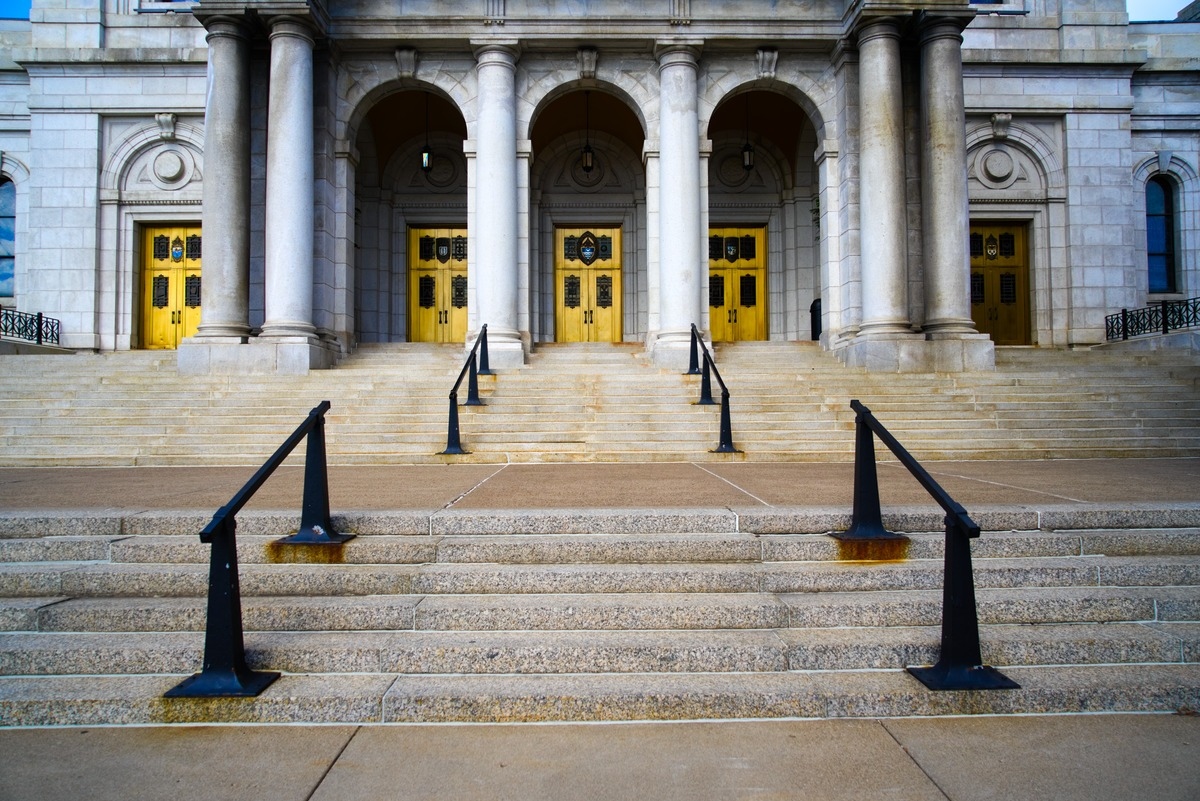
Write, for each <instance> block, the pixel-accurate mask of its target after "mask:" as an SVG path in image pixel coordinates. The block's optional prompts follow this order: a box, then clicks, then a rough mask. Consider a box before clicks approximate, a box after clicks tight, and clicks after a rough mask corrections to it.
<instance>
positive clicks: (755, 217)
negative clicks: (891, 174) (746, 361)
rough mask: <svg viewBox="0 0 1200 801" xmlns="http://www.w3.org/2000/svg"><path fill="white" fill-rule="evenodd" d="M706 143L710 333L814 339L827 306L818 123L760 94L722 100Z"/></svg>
mask: <svg viewBox="0 0 1200 801" xmlns="http://www.w3.org/2000/svg"><path fill="white" fill-rule="evenodd" d="M708 135H709V138H710V139H711V141H712V156H711V157H710V158H709V162H708V183H709V205H708V221H709V222H708V225H709V230H708V242H709V248H708V264H709V275H708V289H709V291H708V314H709V320H708V323H709V332H710V334H711V336H712V338H713V340H714V341H717V342H721V341H738V340H755V339H760V340H761V339H781V340H795V339H809V338H810V337H811V335H812V334H811V332H812V326H811V322H810V316H809V309H810V307H811V306H812V303H813V301H814V300H815V299H817V298H820V297H821V271H820V267H819V251H820V223H819V219H820V207H819V197H820V187H819V180H818V175H817V172H816V170H815V168H814V165H813V159H814V155H815V154H816V149H817V134H816V130H815V128H814V127H813V123H812V121H811V120H810V119H809V117H808V115H807V114H805V112H804V110H803V109H801V108H800V106H798V105H797V104H796V103H795V102H794V101H793V100H791V99H789V98H787V97H785V96H783V95H782V94H779V93H776V92H773V91H770V90H764V89H753V90H748V91H742V92H737V93H734V94H731V95H728V96H727V97H725V98H724V100H722V102H721V103H720V104H719V105H718V106H717V108H716V109H715V110H714V111H713V114H712V117H711V118H710V120H709V125H708Z"/></svg>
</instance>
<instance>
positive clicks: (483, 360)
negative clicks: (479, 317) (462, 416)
mask: <svg viewBox="0 0 1200 801" xmlns="http://www.w3.org/2000/svg"><path fill="white" fill-rule="evenodd" d="M476 352H478V356H476ZM468 374H469V375H470V380H469V381H468V382H467V400H466V402H465V403H464V404H463V406H486V405H487V404H486V403H484V402H483V401H481V400H480V399H479V378H478V376H481V375H492V371H491V368H490V366H489V365H488V346H487V323H484V324H483V326H482V327H481V328H480V329H479V336H478V337H476V338H475V345H474V346H473V347H472V348H471V352H470V353H469V354H467V360H466V362H465V363H464V364H463V368H462V369H461V370H459V371H458V380H457V381H455V382H454V386H453V387H451V388H450V413H449V415H448V417H447V420H446V450H444V451H442V453H443V454H448V455H451V456H462V455H465V454H468V453H470V451H464V450H463V446H462V441H461V440H460V439H459V435H458V388H459V387H460V386H461V385H462V381H463V378H464V377H466V376H467V375H468Z"/></svg>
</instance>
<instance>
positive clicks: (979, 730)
mask: <svg viewBox="0 0 1200 801" xmlns="http://www.w3.org/2000/svg"><path fill="white" fill-rule="evenodd" d="M0 751H2V752H3V753H4V758H3V760H2V761H0V799H6V800H7V799H11V801H21V800H24V799H30V800H31V801H32V799H38V801H60V800H61V801H77V799H80V798H87V799H92V800H93V801H104V800H105V799H113V800H114V801H118V800H119V801H137V799H162V798H170V799H172V801H191V799H197V801H199V800H200V799H204V800H205V801H216V800H219V799H231V801H232V800H233V799H237V800H238V801H241V800H242V799H255V801H274V800H275V799H278V801H307V800H308V799H312V800H313V801H334V800H335V799H336V800H339V801H340V800H341V799H395V801H418V800H421V801H424V800H425V799H445V800H446V801H473V800H474V799H488V800H489V801H506V800H507V799H513V801H517V800H518V799H519V801H576V799H579V800H580V801H583V800H585V799H586V801H607V800H608V799H629V800H630V801H634V800H637V801H641V800H642V799H656V801H669V800H670V799H681V801H682V800H683V799H686V800H687V801H695V800H696V799H705V800H707V799H805V800H806V801H815V800H816V799H847V801H850V800H851V799H854V800H855V801H860V800H862V799H889V800H894V801H907V800H908V799H912V800H913V801H917V800H918V799H920V800H921V801H925V800H926V799H928V801H936V800H941V801H945V800H946V799H949V800H950V801H985V799H1004V801H1024V800H1025V799H1028V800H1029V801H1046V800H1047V799H1054V801H1074V800H1075V799H1078V801H1109V800H1110V799H1111V800H1112V801H1116V799H1137V800H1138V801H1141V800H1142V799H1154V800H1155V801H1173V800H1175V799H1178V801H1192V800H1193V799H1195V798H1197V797H1200V718H1198V717H1196V716H1180V715H1089V716H1063V717H1006V718H994V717H993V718H986V717H984V718H932V719H912V718H910V719H899V720H826V721H771V722H753V721H752V722H722V723H713V722H697V723H634V724H608V725H605V724H584V725H576V724H572V725H539V724H517V725H467V726H461V725H445V726H368V727H351V726H328V727H269V726H268V727H250V726H241V727H237V726H206V727H151V728H108V729H26V730H11V731H0Z"/></svg>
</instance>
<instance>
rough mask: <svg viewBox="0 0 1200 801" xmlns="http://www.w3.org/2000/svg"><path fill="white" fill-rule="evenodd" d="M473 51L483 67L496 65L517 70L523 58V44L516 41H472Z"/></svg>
mask: <svg viewBox="0 0 1200 801" xmlns="http://www.w3.org/2000/svg"><path fill="white" fill-rule="evenodd" d="M471 50H472V51H473V52H474V53H475V61H476V63H478V64H479V66H481V67H482V66H484V65H489V64H496V65H499V66H503V67H509V68H510V69H512V70H516V68H517V59H519V58H520V57H521V43H520V42H519V41H518V40H516V39H472V40H471Z"/></svg>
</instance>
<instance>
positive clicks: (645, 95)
mask: <svg viewBox="0 0 1200 801" xmlns="http://www.w3.org/2000/svg"><path fill="white" fill-rule="evenodd" d="M625 67H626V69H622V70H616V69H611V68H610V69H605V68H604V60H603V56H601V59H600V62H599V64H598V65H597V68H596V77H595V78H589V79H583V78H580V77H579V67H578V66H577V64H576V62H575V61H574V60H572V61H571V62H570V63H569V64H567V63H566V62H563V63H562V64H559V65H556V66H550V67H547V68H545V69H539V65H537V64H532V65H530V67H529V69H528V70H527V71H526V72H525V73H524V74H525V78H526V81H527V83H526V85H525V86H524V87H521V86H520V85H519V84H520V83H521V81H520V78H519V77H518V91H517V138H518V139H531V138H532V137H533V129H534V126H536V125H537V120H538V117H539V116H540V115H541V114H542V112H543V111H545V110H546V108H547V107H548V106H550V105H551V104H552V103H553V102H554V101H555V100H558V99H559V98H561V97H562V96H564V95H567V94H570V93H572V92H579V91H587V90H590V91H593V92H603V93H605V94H608V95H611V96H613V97H616V98H617V99H618V100H620V101H621V102H622V103H623V104H624V105H625V106H627V107H628V108H629V110H630V111H632V112H633V114H634V116H635V117H636V118H637V121H638V124H639V125H641V127H642V136H643V137H644V138H645V139H654V138H656V137H657V136H658V94H657V91H658V70H657V68H656V67H655V66H654V64H653V63H652V62H650V61H647V62H646V64H644V65H639V67H644V68H645V69H646V70H648V72H646V73H644V74H642V79H640V80H639V79H638V78H636V77H635V76H634V75H632V74H631V73H630V72H629V71H628V69H627V68H628V64H625ZM580 127H581V128H582V124H581V125H580Z"/></svg>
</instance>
